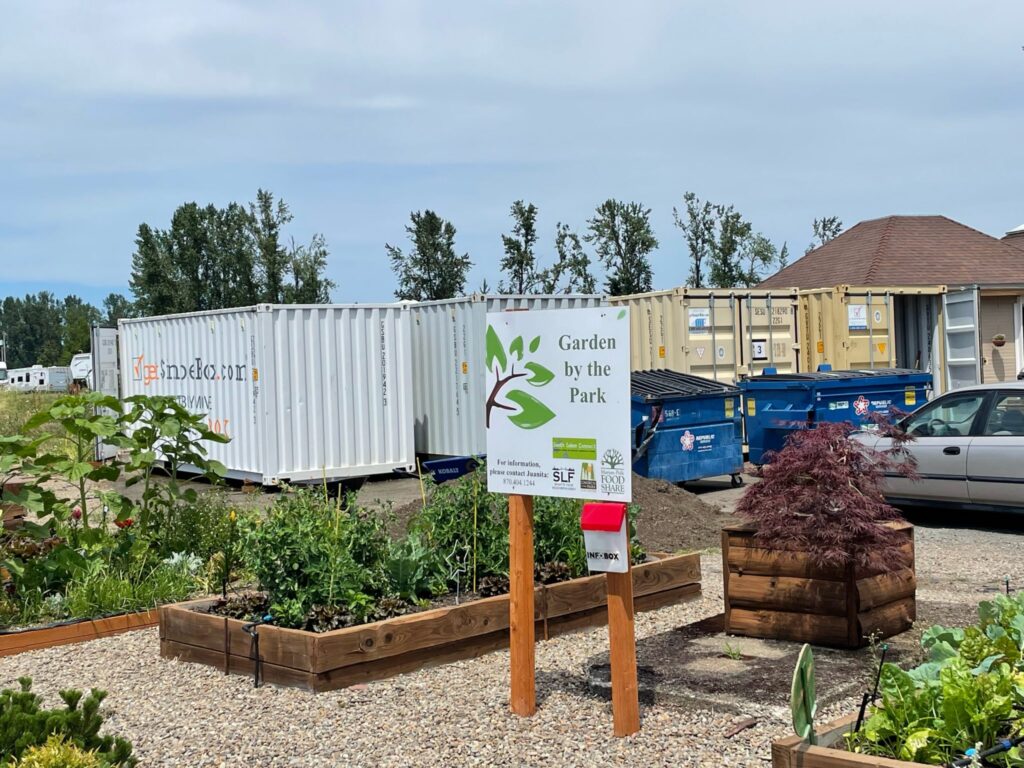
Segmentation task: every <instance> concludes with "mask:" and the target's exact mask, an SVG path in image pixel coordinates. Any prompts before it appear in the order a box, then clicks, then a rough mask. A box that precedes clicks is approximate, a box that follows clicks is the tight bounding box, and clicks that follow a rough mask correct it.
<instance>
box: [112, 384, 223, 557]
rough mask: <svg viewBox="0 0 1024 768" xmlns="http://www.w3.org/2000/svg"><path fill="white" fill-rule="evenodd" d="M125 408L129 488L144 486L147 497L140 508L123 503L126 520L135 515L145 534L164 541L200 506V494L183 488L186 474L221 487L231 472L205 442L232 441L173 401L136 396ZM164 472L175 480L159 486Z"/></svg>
mask: <svg viewBox="0 0 1024 768" xmlns="http://www.w3.org/2000/svg"><path fill="white" fill-rule="evenodd" d="M124 402H125V405H126V406H127V409H126V410H125V412H124V414H123V415H122V416H121V419H120V424H121V426H122V427H123V432H124V447H125V448H126V449H127V450H128V461H127V463H126V464H125V466H124V472H125V477H126V481H125V485H126V486H132V485H137V484H141V485H142V495H141V498H140V500H139V502H138V503H137V504H132V503H131V502H130V501H129V500H128V499H126V498H122V499H121V502H122V505H121V514H122V515H124V514H125V510H126V509H129V510H131V509H134V514H135V515H136V519H137V522H138V523H139V525H140V526H141V527H142V529H143V530H145V531H146V532H147V533H150V534H151V535H152V538H153V539H154V540H157V541H159V540H160V539H161V538H162V537H163V536H164V535H166V534H167V533H168V531H171V530H172V529H173V527H174V526H175V525H176V517H177V516H178V515H180V514H181V512H182V509H183V508H186V509H187V508H188V507H191V506H194V505H196V504H197V502H198V500H199V495H198V494H197V493H196V491H195V490H194V489H192V488H183V487H182V486H181V483H180V481H179V475H180V473H181V471H182V470H183V469H190V470H192V471H194V472H198V473H199V474H201V475H204V476H205V477H207V478H208V479H209V480H211V481H218V480H219V479H220V478H222V477H223V476H224V475H225V474H226V473H227V470H226V469H225V467H224V465H223V464H221V463H220V462H219V461H216V460H214V459H210V458H209V457H208V456H207V450H206V446H205V445H204V444H203V441H208V442H214V443H226V442H228V438H227V437H225V436H224V435H221V434H217V433H216V432H214V431H213V430H212V429H210V428H209V427H208V426H207V425H206V420H205V418H204V417H203V416H201V415H198V414H194V413H192V412H191V411H189V410H187V409H186V408H185V407H184V406H182V405H181V404H180V403H179V402H178V401H177V399H175V398H173V397H168V396H151V397H147V396H143V395H136V396H134V397H129V398H126V399H125V401H124ZM158 467H162V468H163V469H164V470H165V471H166V472H167V473H168V474H169V475H170V479H169V480H167V481H166V482H159V483H156V482H153V473H154V472H155V471H156V469H157V468H158Z"/></svg>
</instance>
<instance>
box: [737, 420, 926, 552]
mask: <svg viewBox="0 0 1024 768" xmlns="http://www.w3.org/2000/svg"><path fill="white" fill-rule="evenodd" d="M852 432H853V427H852V426H851V425H850V424H831V423H821V424H819V425H818V426H816V427H815V428H813V429H801V430H797V431H794V432H793V434H792V435H791V436H790V437H789V439H788V441H787V443H786V446H785V448H783V449H782V450H781V451H779V452H778V453H776V454H774V455H773V456H772V457H771V462H770V463H768V464H766V465H764V467H762V468H761V470H760V471H759V472H758V474H759V476H760V477H761V482H760V483H756V484H754V485H751V486H750V487H749V488H748V489H747V491H746V493H745V494H744V495H743V498H742V499H741V500H740V503H739V504H738V505H737V507H736V511H737V513H738V514H739V515H740V516H741V517H743V518H744V519H745V520H747V521H748V522H750V523H753V524H755V525H756V526H757V539H758V544H759V546H762V547H764V548H766V549H772V550H796V551H800V552H801V553H803V554H804V556H806V557H807V558H808V559H809V560H810V561H811V562H812V563H814V564H815V565H820V566H846V565H848V564H850V563H853V564H855V565H857V566H862V567H868V568H877V569H879V570H892V569H894V568H900V567H903V566H904V565H906V560H907V558H906V556H905V555H904V553H903V552H902V550H901V549H900V544H901V543H903V542H905V541H906V539H905V538H903V537H901V536H900V535H899V534H898V533H897V532H895V531H893V530H892V528H890V527H889V526H887V525H885V523H887V522H891V521H899V520H902V517H901V515H900V513H899V511H898V510H896V509H895V508H894V507H892V506H891V505H889V504H888V503H886V501H885V498H884V496H883V494H882V489H881V486H882V481H883V479H884V477H885V474H886V473H887V472H898V473H900V474H902V475H904V476H906V477H910V478H912V479H914V478H916V476H917V475H916V471H915V466H914V462H913V459H912V457H911V456H910V455H908V454H907V451H906V442H907V441H908V440H909V439H910V438H909V437H908V436H907V435H906V433H904V432H902V431H901V430H899V429H898V428H895V427H891V426H890V425H888V424H883V423H879V432H880V435H881V436H884V437H889V438H891V441H892V442H891V444H890V445H891V447H890V448H888V449H887V450H885V451H876V450H873V449H870V448H868V447H867V446H865V445H863V444H862V443H859V442H857V441H856V440H852V439H851V438H850V434H851V433H852Z"/></svg>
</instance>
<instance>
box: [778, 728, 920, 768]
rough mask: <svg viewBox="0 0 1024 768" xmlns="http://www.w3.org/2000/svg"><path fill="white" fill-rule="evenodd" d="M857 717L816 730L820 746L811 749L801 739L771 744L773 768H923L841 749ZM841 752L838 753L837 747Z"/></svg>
mask: <svg viewBox="0 0 1024 768" xmlns="http://www.w3.org/2000/svg"><path fill="white" fill-rule="evenodd" d="M856 722H857V716H856V715H850V716H849V717H844V718H842V719H841V720H836V721H834V722H831V723H829V724H828V725H825V726H822V727H821V728H817V729H816V733H817V735H818V744H817V745H816V746H813V747H812V746H811V745H810V744H808V743H807V742H806V741H804V740H803V739H801V738H800V737H798V736H790V737H789V738H786V739H780V740H779V741H775V742H772V768H920V767H921V766H923V765H925V764H924V763H909V762H907V761H906V760H894V759H893V758H890V757H874V756H872V755H858V754H855V753H853V752H847V751H846V750H845V749H842V748H841V747H842V742H843V735H844V734H846V733H847V732H848V731H851V730H853V726H854V725H855V724H856ZM837 745H838V746H839V747H840V748H839V749H836V748H835V747H836V746H837Z"/></svg>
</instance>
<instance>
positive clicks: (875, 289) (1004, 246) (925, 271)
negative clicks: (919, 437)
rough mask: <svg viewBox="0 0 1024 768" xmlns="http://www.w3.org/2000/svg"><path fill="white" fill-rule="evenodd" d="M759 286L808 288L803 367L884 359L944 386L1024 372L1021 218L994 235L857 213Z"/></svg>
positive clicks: (926, 219)
mask: <svg viewBox="0 0 1024 768" xmlns="http://www.w3.org/2000/svg"><path fill="white" fill-rule="evenodd" d="M758 288H776V289H777V288H799V289H802V290H803V291H805V292H806V293H807V295H808V296H809V297H810V298H808V299H806V300H805V302H804V307H805V312H804V314H805V318H804V326H803V327H804V339H803V340H802V348H803V358H804V361H805V364H806V365H808V367H813V366H814V365H817V364H820V363H822V362H828V363H830V364H831V363H832V361H834V360H837V361H840V364H841V365H842V364H844V363H845V365H844V367H846V366H850V367H853V362H852V361H855V360H856V361H857V362H858V363H863V362H864V361H866V360H868V359H870V361H871V363H872V366H871V367H877V366H876V365H875V363H876V362H877V361H878V360H880V359H881V360H887V361H888V362H889V363H894V364H897V365H900V366H902V367H919V368H922V369H927V370H932V371H933V372H934V373H935V384H936V388H937V389H943V390H944V389H951V388H956V387H959V386H964V385H966V384H971V383H978V382H991V381H1011V380H1013V379H1015V378H1017V375H1018V372H1024V226H1022V227H1017V228H1016V229H1013V230H1010V231H1009V232H1008V233H1007V234H1006V237H1004V238H1003V239H1001V240H1000V239H997V238H995V237H991V236H990V235H986V234H985V233H984V232H979V231H978V230H976V229H973V228H971V227H968V226H966V225H964V224H961V223H960V222H957V221H953V220H952V219H950V218H947V217H945V216H886V217H885V218H881V219H871V220H869V221H862V222H860V223H859V224H857V225H855V226H853V227H851V228H850V229H848V230H846V231H845V232H843V233H842V234H840V235H838V236H837V237H836V238H835V239H833V240H831V241H829V242H828V243H826V244H825V245H823V246H821V247H819V248H816V249H814V250H813V251H811V252H810V253H808V254H807V255H805V256H804V257H803V258H801V259H798V260H797V261H795V262H794V263H793V264H791V265H789V266H788V267H786V268H784V269H782V270H780V271H779V272H777V273H776V274H774V275H772V276H771V277H769V278H768V279H767V280H765V281H764V282H762V283H761V284H760V285H759V286H758ZM816 312H817V313H818V314H815V313H816ZM812 315H813V317H811V316H812ZM865 350H866V353H865ZM862 358H863V360H862ZM883 364H884V363H883Z"/></svg>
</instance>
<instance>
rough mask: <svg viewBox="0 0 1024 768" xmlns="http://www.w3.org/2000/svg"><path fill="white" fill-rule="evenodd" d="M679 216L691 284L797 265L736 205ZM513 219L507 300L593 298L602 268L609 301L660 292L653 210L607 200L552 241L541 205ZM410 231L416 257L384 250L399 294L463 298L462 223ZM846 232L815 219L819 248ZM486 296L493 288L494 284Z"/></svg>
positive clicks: (436, 219) (426, 219)
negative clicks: (549, 250) (581, 224)
mask: <svg viewBox="0 0 1024 768" xmlns="http://www.w3.org/2000/svg"><path fill="white" fill-rule="evenodd" d="M672 215H673V219H674V222H675V225H676V227H677V228H678V229H679V230H680V231H681V232H682V235H683V243H684V245H685V247H686V250H687V252H688V253H687V255H688V256H689V263H690V270H689V273H688V275H687V280H686V282H687V285H690V286H693V287H700V288H741V287H749V286H753V285H756V284H757V283H759V282H761V281H762V280H763V279H764V278H765V277H767V276H768V275H770V274H773V273H774V272H776V271H778V270H780V269H782V268H783V267H785V266H787V264H788V263H789V246H788V244H786V243H783V244H782V246H781V248H780V247H777V246H776V245H775V244H774V243H772V241H771V240H770V239H768V238H767V237H766V236H765V235H764V234H762V233H760V232H758V231H756V230H755V229H754V227H753V224H752V223H751V222H750V221H748V220H747V219H745V218H744V217H743V216H742V215H741V214H740V213H739V212H738V211H737V210H736V209H735V207H734V206H732V205H724V204H720V203H712V202H709V201H705V200H701V199H700V198H699V197H697V195H696V194H695V193H693V192H687V193H686V194H685V195H684V196H683V206H682V208H677V207H674V208H673V209H672ZM509 216H510V218H511V227H510V231H509V232H507V233H505V234H502V235H501V249H502V256H501V259H500V261H499V265H498V266H499V269H500V272H501V278H500V280H499V282H498V290H499V291H500V292H501V293H516V294H530V293H570V292H585V293H593V292H596V291H597V290H598V282H599V281H598V278H597V276H596V271H597V267H598V266H600V267H602V268H603V271H604V278H603V283H602V284H601V288H602V289H603V290H604V291H605V292H606V293H608V294H611V295H614V296H622V295H626V294H631V293H643V292H645V291H650V290H651V289H652V287H653V282H654V274H653V268H652V266H651V260H650V256H651V253H652V252H653V251H654V250H655V249H657V248H658V245H659V241H658V238H657V236H656V235H655V234H654V229H653V227H652V226H651V209H650V208H647V207H645V206H644V205H642V204H640V203H637V202H624V201H621V200H616V199H608V200H606V201H605V202H603V203H601V204H600V205H599V206H597V208H596V209H595V211H594V215H593V216H591V217H590V218H589V219H587V222H586V227H585V229H584V230H583V231H582V232H577V231H576V230H574V229H573V228H572V227H571V226H569V225H568V224H564V223H562V222H558V224H557V225H556V226H555V229H554V237H553V241H547V240H546V238H545V237H544V234H543V231H542V229H541V227H540V225H539V216H540V211H539V210H538V208H537V206H536V205H534V204H533V203H528V202H525V201H523V200H516V201H515V202H514V203H512V206H511V208H510V209H509ZM405 229H406V234H407V235H408V237H409V241H410V243H411V247H410V248H409V249H408V251H403V250H402V249H401V248H399V247H397V246H394V245H390V244H386V245H385V249H386V253H387V255H388V258H389V260H390V262H391V266H392V269H393V270H394V272H395V274H396V276H397V278H398V287H397V289H396V290H395V296H396V297H397V298H399V299H409V300H414V301H424V300H435V299H450V298H454V297H456V296H461V295H464V293H465V287H466V282H467V280H468V277H469V270H470V268H471V267H472V266H473V262H472V261H471V259H470V257H469V254H468V253H459V250H458V249H457V248H456V245H455V234H456V229H455V226H454V224H452V222H450V221H448V220H446V219H444V218H442V217H441V216H439V215H438V214H437V213H436V212H434V211H430V210H427V211H422V212H421V211H414V212H413V213H411V214H410V223H409V224H408V225H407V226H406V228H405ZM841 230H842V222H841V221H840V220H839V219H838V217H835V216H832V217H825V218H823V219H815V220H814V226H813V232H814V237H815V239H816V241H817V243H818V244H823V243H825V242H828V240H830V239H832V238H834V237H835V236H837V235H838V234H839V233H840V231H841ZM545 242H552V246H553V250H554V255H553V256H550V257H546V256H545V254H544V251H545V250H546V248H545V245H544V243H545ZM586 246H589V247H590V248H591V249H592V252H588V250H587V247H586ZM545 265H546V266H545ZM480 290H481V292H486V291H487V290H489V285H488V281H487V280H486V279H485V280H484V281H483V284H482V285H481V287H480Z"/></svg>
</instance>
